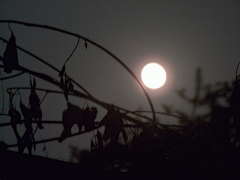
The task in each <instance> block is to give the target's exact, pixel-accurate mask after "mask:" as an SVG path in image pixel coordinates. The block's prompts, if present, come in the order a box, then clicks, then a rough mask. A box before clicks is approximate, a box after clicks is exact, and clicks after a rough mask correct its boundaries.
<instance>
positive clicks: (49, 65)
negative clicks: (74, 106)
mask: <svg viewBox="0 0 240 180" xmlns="http://www.w3.org/2000/svg"><path fill="white" fill-rule="evenodd" d="M0 39H1V40H2V41H3V42H5V43H8V40H6V39H4V38H2V37H0ZM16 47H17V48H18V49H20V50H21V51H23V52H25V53H26V54H28V55H30V56H32V57H34V58H35V59H37V60H39V61H40V62H42V63H44V64H45V65H47V66H48V67H50V68H52V69H53V70H55V71H57V72H58V73H60V70H58V69H57V68H55V67H54V66H53V65H51V64H49V63H48V62H46V61H44V60H43V59H41V58H40V57H38V56H36V55H34V54H32V53H31V52H29V51H27V50H25V49H23V48H21V47H19V46H16ZM0 60H2V58H0ZM65 76H66V77H67V78H68V79H70V80H71V81H72V82H73V83H75V84H76V85H77V86H78V87H79V88H80V89H82V90H83V91H84V92H85V93H86V94H87V95H89V96H92V95H91V94H90V93H89V92H88V91H87V90H86V89H84V88H83V87H82V86H81V85H80V84H78V83H77V82H76V81H74V80H73V79H72V78H70V77H68V76H67V75H65Z"/></svg>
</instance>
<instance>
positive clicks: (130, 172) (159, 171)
mask: <svg viewBox="0 0 240 180" xmlns="http://www.w3.org/2000/svg"><path fill="white" fill-rule="evenodd" d="M0 23H16V24H22V25H27V26H32V27H38V28H45V29H48V30H54V31H57V32H61V33H64V34H68V35H71V36H74V37H77V38H78V42H77V45H76V46H75V48H74V50H73V51H72V53H71V55H70V56H69V58H68V59H67V60H66V61H65V62H64V64H63V66H62V69H61V70H58V69H57V68H55V67H54V66H52V65H50V64H49V63H47V62H46V61H44V60H43V59H41V58H39V57H37V56H36V55H34V54H32V53H30V52H29V51H27V50H25V49H23V48H21V47H19V46H17V45H16V38H15V36H14V34H13V32H12V34H11V37H10V39H9V41H7V40H5V39H3V38H2V37H0V39H1V40H2V41H3V42H5V43H7V47H6V50H5V52H4V57H1V56H0V60H1V62H3V64H2V65H0V67H1V68H4V71H5V72H6V73H8V74H9V73H12V71H20V73H19V74H17V76H20V75H21V74H23V73H28V74H29V75H31V77H32V76H33V79H30V87H14V88H8V90H7V91H8V93H9V99H10V101H9V102H10V106H9V110H8V114H5V115H7V116H9V117H10V122H9V123H5V124H4V123H3V124H0V127H4V126H8V125H11V127H12V129H13V132H14V135H15V137H16V139H17V144H12V145H7V144H5V143H4V142H1V144H0V150H1V152H3V153H2V154H4V153H5V154H6V152H8V151H6V150H5V149H9V148H11V147H18V151H19V152H20V153H23V152H24V150H25V149H26V148H27V150H28V153H29V154H30V155H31V154H32V149H34V150H35V149H36V148H37V147H36V144H40V143H44V149H43V150H45V149H46V146H45V143H47V142H51V141H58V142H60V143H61V142H63V141H64V140H65V139H66V138H70V137H73V136H77V135H81V134H84V133H88V132H93V137H92V139H91V142H89V144H90V147H91V151H87V152H86V151H83V150H79V149H78V148H77V147H75V146H70V162H74V161H77V167H78V168H80V169H82V170H84V171H85V170H86V172H87V173H86V174H87V176H90V174H89V172H91V173H92V174H97V175H98V176H99V177H100V174H104V173H105V172H106V173H109V172H114V173H117V172H122V171H126V172H127V173H126V174H127V175H126V177H145V176H150V177H159V178H168V179H172V178H175V179H176V178H189V179H194V178H198V179H215V178H216V177H222V178H229V179H231V178H232V177H234V176H235V175H236V171H237V167H239V165H240V151H239V144H240V123H239V122H240V113H239V112H240V111H239V109H240V80H239V78H238V76H237V75H236V76H237V77H236V81H235V82H234V84H230V83H228V82H219V83H216V84H214V85H212V84H203V80H202V76H201V72H202V71H201V68H197V69H196V78H195V81H196V86H195V94H194V96H193V97H189V96H188V95H186V92H187V91H186V90H185V89H182V90H177V91H176V93H177V94H178V95H179V96H180V97H181V98H182V99H183V100H184V101H186V102H188V103H190V104H191V105H192V109H191V112H189V113H186V112H183V111H180V110H176V109H174V108H173V105H166V104H164V105H163V109H164V111H165V112H155V110H154V107H153V105H152V103H151V100H150V98H149V96H148V95H147V92H146V91H145V89H144V87H142V85H141V83H140V82H139V81H138V79H137V78H136V76H135V75H134V74H133V73H132V71H131V70H130V69H129V68H128V67H127V66H126V65H125V64H124V63H123V62H122V61H120V59H118V58H117V57H116V56H115V55H113V54H112V53H111V52H109V51H108V50H107V49H105V48H103V47H102V46H100V45H99V44H97V43H95V42H93V41H91V40H89V39H87V38H84V37H82V36H80V35H77V34H74V33H71V32H68V31H64V30H61V29H57V28H53V27H50V26H43V25H37V24H30V23H24V22H17V21H0ZM11 31H12V30H11ZM79 40H84V46H85V48H86V49H87V48H88V44H91V45H94V46H96V47H98V48H99V49H100V50H103V51H104V52H106V53H107V54H108V55H110V56H111V57H113V58H114V60H116V61H117V62H118V63H120V65H122V66H123V67H124V68H125V69H126V70H127V71H128V72H129V73H130V75H131V76H133V77H134V78H135V80H136V81H137V83H138V84H140V87H141V88H143V92H144V94H145V95H146V97H147V99H148V102H149V105H150V107H151V111H144V110H138V111H134V112H133V111H129V110H127V109H124V108H121V107H118V106H116V105H113V104H108V103H105V102H103V101H100V100H98V99H96V98H95V97H94V96H93V95H91V94H90V93H89V92H88V91H87V90H86V89H85V88H83V87H82V86H81V85H80V84H78V83H77V82H76V81H75V80H74V79H73V78H71V77H70V76H68V75H67V73H66V66H65V65H66V63H67V62H68V61H69V60H70V58H71V56H72V54H73V53H74V52H75V50H76V49H77V47H78V44H79ZM17 50H21V51H23V52H25V53H27V54H28V55H30V56H31V57H33V58H35V59H37V60H39V61H40V62H42V63H44V64H45V65H47V66H48V67H50V68H52V69H53V70H54V71H56V72H57V74H55V76H54V75H52V76H49V75H46V74H44V73H41V72H35V71H34V70H30V69H27V68H24V67H22V66H21V65H19V64H18V56H17ZM15 77H16V75H11V76H9V77H7V78H6V77H4V78H1V80H7V79H11V78H15ZM36 78H39V79H41V80H43V81H45V82H48V83H51V84H52V85H55V86H56V89H57V90H50V89H43V88H37V87H36ZM76 87H78V88H79V89H80V90H77V89H78V88H76ZM20 90H26V91H30V95H29V98H28V100H29V106H26V105H24V104H23V101H22V96H21V94H20ZM38 91H43V92H45V96H47V95H49V94H51V93H54V94H60V95H62V96H64V97H65V100H66V104H67V109H65V110H64V111H63V113H62V120H61V121H50V120H43V119H42V118H43V114H44V112H42V110H41V107H40V105H41V101H40V98H39V97H38ZM17 92H18V93H19V94H20V102H19V107H20V109H21V113H20V112H18V111H17V109H18V108H17V106H18V104H17V103H14V102H15V101H16V99H15V98H16V94H17ZM45 96H44V97H45ZM70 96H71V97H80V98H82V99H84V100H85V101H86V100H88V101H91V102H93V103H95V104H97V105H99V106H101V107H103V108H105V109H106V110H107V114H106V115H105V116H104V117H103V118H102V120H101V121H100V122H96V119H97V115H98V110H99V109H97V108H96V107H89V106H87V107H86V108H80V107H79V105H77V104H73V103H72V102H71V99H70ZM43 99H44V98H43ZM16 104H17V105H16ZM201 108H207V109H208V112H206V113H199V109H201ZM142 113H152V115H153V117H152V118H149V117H148V116H145V115H143V114H142ZM157 113H158V114H161V115H167V116H169V117H173V118H178V119H179V124H180V125H164V124H161V123H159V122H158V121H157V119H156V116H155V114H157ZM2 115H4V114H2ZM22 117H23V119H22ZM22 123H24V125H25V132H24V134H23V136H22V137H21V135H20V134H19V132H18V125H21V124H22ZM35 123H36V124H37V126H36V129H35V130H33V129H34V128H33V127H34V126H33V124H35ZM44 123H45V124H52V125H53V124H62V125H63V131H62V132H59V135H60V137H54V138H49V139H42V140H39V141H37V140H35V137H34V135H35V133H36V131H37V130H38V128H39V129H42V131H44V130H45V129H44V128H43V124H44ZM74 125H78V132H77V133H72V127H73V126H74ZM44 127H45V125H44ZM101 127H103V129H104V130H103V129H102V128H101ZM30 157H32V156H30ZM74 167H75V166H74ZM73 169H74V168H73ZM73 169H71V172H72V171H73ZM58 172H59V171H58ZM215 172H217V173H215ZM69 174H70V173H69ZM0 175H1V174H0ZM3 176H4V175H3ZM69 177H70V175H69ZM1 178H2V177H1Z"/></svg>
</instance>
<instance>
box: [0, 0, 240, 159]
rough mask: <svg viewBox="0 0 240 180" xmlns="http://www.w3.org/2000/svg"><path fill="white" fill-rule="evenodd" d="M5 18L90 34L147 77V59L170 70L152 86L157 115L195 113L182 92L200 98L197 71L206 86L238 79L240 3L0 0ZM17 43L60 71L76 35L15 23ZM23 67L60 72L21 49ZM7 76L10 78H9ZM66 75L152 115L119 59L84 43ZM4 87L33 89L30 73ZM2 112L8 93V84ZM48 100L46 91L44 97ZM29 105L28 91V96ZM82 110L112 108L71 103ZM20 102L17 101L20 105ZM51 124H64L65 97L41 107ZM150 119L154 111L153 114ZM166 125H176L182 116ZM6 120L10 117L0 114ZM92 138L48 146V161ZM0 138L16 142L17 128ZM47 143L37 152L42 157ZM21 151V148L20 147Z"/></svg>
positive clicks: (4, 29)
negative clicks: (165, 108) (179, 111)
mask: <svg viewBox="0 0 240 180" xmlns="http://www.w3.org/2000/svg"><path fill="white" fill-rule="evenodd" d="M0 19H1V20H18V21H24V22H28V23H35V24H41V25H48V26H53V27H56V28H60V29H64V30H67V31H70V32H73V33H76V34H79V35H81V36H84V37H86V38H88V39H90V40H92V41H94V42H96V43H98V44H100V45H101V46H103V47H105V48H106V49H108V50H109V51H110V52H112V53H113V54H114V55H116V56H117V57H118V58H119V59H121V60H122V61H123V62H124V63H125V64H126V65H127V66H128V67H129V68H130V69H131V70H132V71H133V72H134V73H135V75H136V76H137V77H138V78H139V79H140V73H141V69H142V67H143V66H144V65H145V64H146V63H147V62H153V61H154V62H158V63H160V64H161V65H163V66H164V68H166V71H167V83H166V84H165V85H164V86H163V87H162V88H160V89H158V90H150V89H147V92H148V94H149V96H150V98H151V100H152V102H153V105H154V107H155V110H156V111H162V110H163V109H162V104H169V105H173V107H174V108H176V109H177V108H179V109H184V110H186V109H188V108H190V107H189V106H188V104H184V101H183V100H181V99H180V98H179V97H178V96H177V94H176V90H177V89H181V88H186V89H187V92H188V95H189V96H193V95H194V91H193V90H194V87H195V84H194V83H195V72H196V69H197V68H198V67H200V68H202V79H203V83H204V84H207V83H212V84H214V83H216V82H219V81H221V82H223V81H229V82H231V80H232V79H234V78H235V70H236V66H237V64H238V62H239V61H240V51H239V48H240V33H239V32H240V23H239V19H240V3H239V1H237V0H209V1H198V0H191V1H190V0H184V1H183V0H166V1H163V0H159V1H153V0H151V1H150V0H149V1H143V0H138V1H133V0H132V1H89V0H88V1H83V0H81V1H68V2H67V1H61V2H59V1H41V2H40V1H11V0H10V1H4V0H3V1H0ZM10 27H11V29H12V31H13V33H14V35H15V37H16V42H17V45H19V46H21V47H22V48H25V49H26V50H28V51H30V52H32V53H34V54H36V55H37V56H39V57H41V58H42V59H44V60H46V61H47V62H49V63H50V64H52V65H54V66H55V67H56V68H58V69H59V70H60V69H61V68H62V66H63V63H64V62H65V60H66V59H67V58H68V57H69V55H70V54H71V52H72V51H73V49H74V47H75V45H76V43H77V38H76V37H72V36H68V35H64V34H61V33H58V32H54V31H49V30H46V29H39V28H33V27H26V26H22V25H17V24H10ZM0 36H1V37H3V38H5V39H9V38H10V36H11V31H10V30H9V28H8V25H7V24H6V23H5V24H0ZM5 48H6V43H3V42H2V41H0V55H1V56H3V53H4V50H5ZM18 56H19V64H20V65H21V66H23V67H26V68H29V69H32V70H35V71H38V72H43V73H46V74H48V75H51V76H53V77H55V78H56V79H57V78H58V74H57V73H56V72H54V71H52V70H51V69H50V68H49V67H46V66H45V65H43V64H42V63H40V62H38V61H36V60H35V59H33V58H32V57H30V56H28V55H26V54H24V53H23V52H21V51H18ZM1 72H2V76H3V77H7V76H8V75H7V74H5V73H3V71H2V69H1ZM66 72H67V74H68V75H69V76H70V77H72V78H73V79H74V80H76V81H77V82H78V83H80V84H81V85H82V86H83V87H84V88H85V89H87V90H88V91H89V92H90V93H91V94H92V95H93V96H94V97H95V98H96V99H99V100H101V101H104V102H107V103H109V104H110V103H113V104H114V105H117V106H119V107H122V108H125V109H129V110H132V111H134V110H137V109H138V108H141V109H142V110H150V106H149V104H148V101H147V99H146V97H145V96H144V93H143V91H142V90H141V88H140V87H139V85H138V84H137V83H136V82H135V81H134V79H133V78H132V77H131V76H130V74H129V73H128V72H127V71H126V70H125V69H124V68H123V67H122V66H121V65H120V64H119V63H118V62H116V61H115V60H114V59H113V58H111V57H110V56H109V55H107V54H106V53H104V52H103V51H101V50H99V49H98V48H96V47H94V46H93V45H91V44H88V48H87V49H85V46H84V41H83V40H80V42H79V45H78V47H77V49H76V51H75V53H74V54H73V56H72V57H71V59H70V60H69V61H68V63H67V64H66ZM36 80H37V87H38V88H49V89H57V90H59V89H58V88H56V87H54V86H52V85H51V84H48V83H45V82H43V81H42V80H40V79H36ZM3 85H4V86H3V87H4V89H5V91H6V89H7V88H9V87H19V86H20V87H26V86H29V75H28V74H24V75H22V76H20V77H18V78H16V79H12V80H10V81H4V84H3ZM0 92H1V94H2V95H1V97H0V98H1V102H0V103H1V106H0V107H1V108H2V105H3V92H2V85H1V90H0ZM38 94H39V97H40V98H42V97H43V96H44V93H41V92H39V93H38ZM21 95H22V96H23V97H25V99H24V98H23V100H24V102H25V104H27V101H28V95H29V92H28V91H21ZM4 97H5V106H4V113H7V111H8V96H7V95H6V93H5V96H4ZM70 101H71V102H73V103H75V104H77V105H79V106H80V107H83V106H84V104H86V103H87V104H89V105H90V106H96V107H97V108H98V110H99V116H98V118H97V120H101V118H102V117H103V116H104V115H105V114H106V112H107V111H106V110H105V109H103V108H101V107H99V106H98V105H96V104H94V103H92V102H90V101H87V102H85V100H84V99H76V98H70ZM18 102H19V99H17V98H16V103H18ZM41 108H42V111H43V119H44V120H47V119H48V120H61V116H62V111H63V110H64V109H66V101H65V99H64V96H61V95H48V96H47V97H46V99H45V100H44V102H43V103H42V105H41ZM149 117H151V114H149ZM157 118H158V119H159V120H160V121H161V122H162V123H170V124H171V123H177V121H176V120H175V119H169V120H167V121H166V120H164V118H165V117H164V116H157ZM1 122H9V118H6V117H4V118H3V117H1ZM61 130H62V127H61V125H55V126H54V125H45V129H44V130H42V131H38V132H37V134H36V137H35V138H36V139H37V140H41V139H46V138H49V137H56V136H59V135H60V133H61ZM91 137H92V133H89V134H86V135H83V136H80V137H74V138H70V139H67V140H66V141H64V142H63V143H62V144H59V143H58V142H51V143H47V144H46V147H47V150H48V156H49V157H50V158H57V159H61V160H68V158H69V155H68V153H69V145H75V146H77V147H79V148H83V149H89V146H90V139H91ZM0 140H1V141H2V140H3V141H5V142H6V143H7V144H13V143H16V142H15V141H16V140H15V137H14V134H13V131H12V129H11V128H10V127H9V128H6V127H5V128H1V129H0ZM43 146H44V145H43V144H42V145H39V146H37V147H39V148H38V150H37V151H36V152H35V154H37V155H41V156H46V153H45V152H42V148H43ZM13 150H14V149H13Z"/></svg>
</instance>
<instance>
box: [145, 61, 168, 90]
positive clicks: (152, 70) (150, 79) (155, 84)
mask: <svg viewBox="0 0 240 180" xmlns="http://www.w3.org/2000/svg"><path fill="white" fill-rule="evenodd" d="M141 77H142V81H143V83H144V84H145V86H147V87H148V88H151V89H157V88H160V87H161V86H163V85H164V83H165V82H166V72H165V70H164V68H163V67H162V66H160V65H159V64H157V63H149V64H147V65H146V66H144V68H143V69H142V74H141Z"/></svg>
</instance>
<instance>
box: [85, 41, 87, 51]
mask: <svg viewBox="0 0 240 180" xmlns="http://www.w3.org/2000/svg"><path fill="white" fill-rule="evenodd" d="M85 48H86V49H87V41H85Z"/></svg>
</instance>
